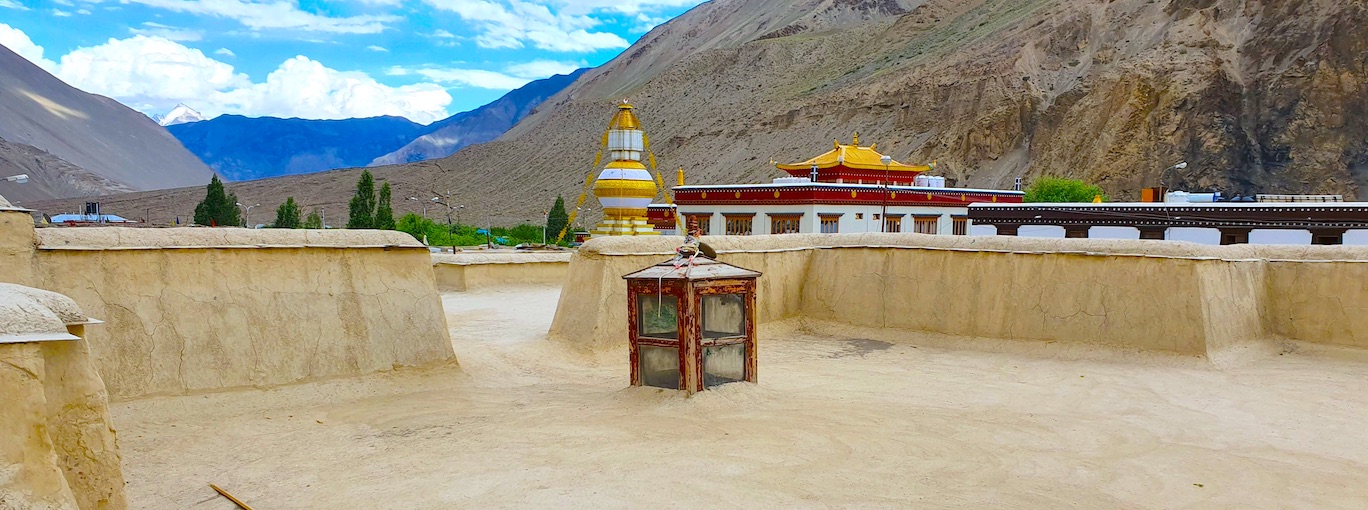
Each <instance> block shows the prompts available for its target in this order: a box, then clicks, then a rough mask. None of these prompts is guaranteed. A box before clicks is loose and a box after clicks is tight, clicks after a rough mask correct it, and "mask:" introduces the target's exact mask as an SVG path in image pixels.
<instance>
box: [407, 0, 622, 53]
mask: <svg viewBox="0 0 1368 510" xmlns="http://www.w3.org/2000/svg"><path fill="white" fill-rule="evenodd" d="M426 2H427V3H428V4H429V5H431V6H433V7H435V8H437V9H440V10H445V11H451V12H454V13H456V14H457V15H458V16H460V17H461V19H464V20H465V21H466V22H468V23H470V24H472V25H474V27H475V29H476V30H477V31H478V32H479V34H478V35H477V36H475V43H476V44H478V45H479V46H480V47H482V48H522V47H524V46H526V45H527V44H531V45H532V46H535V47H537V48H539V49H543V50H548V51H564V52H587V51H596V50H601V49H611V48H626V47H627V46H628V43H627V40H625V39H623V38H621V37H618V35H617V34H613V33H611V32H591V31H590V29H592V28H594V27H595V26H598V25H599V24H601V23H602V22H601V21H600V20H598V19H597V18H594V17H592V16H588V15H574V14H567V13H565V12H552V10H551V8H550V7H548V6H546V5H541V4H537V3H533V2H527V1H522V0H498V1H495V0H426Z"/></svg>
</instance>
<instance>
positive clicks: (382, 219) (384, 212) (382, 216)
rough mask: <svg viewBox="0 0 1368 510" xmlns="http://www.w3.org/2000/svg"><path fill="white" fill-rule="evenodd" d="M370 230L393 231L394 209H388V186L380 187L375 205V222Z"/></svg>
mask: <svg viewBox="0 0 1368 510" xmlns="http://www.w3.org/2000/svg"><path fill="white" fill-rule="evenodd" d="M371 227H372V228H378V229H380V230H394V209H392V208H391V207H390V185H389V183H388V182H387V183H385V185H384V186H381V187H380V200H379V201H378V202H377V203H376V204H375V220H374V222H373V223H372V224H371Z"/></svg>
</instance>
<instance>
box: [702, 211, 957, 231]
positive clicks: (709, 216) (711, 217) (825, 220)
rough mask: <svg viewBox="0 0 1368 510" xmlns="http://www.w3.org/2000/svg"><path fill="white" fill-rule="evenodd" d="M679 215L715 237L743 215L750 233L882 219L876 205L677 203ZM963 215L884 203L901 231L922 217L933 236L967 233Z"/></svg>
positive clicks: (860, 227)
mask: <svg viewBox="0 0 1368 510" xmlns="http://www.w3.org/2000/svg"><path fill="white" fill-rule="evenodd" d="M679 213H680V214H681V215H683V216H684V217H685V218H690V217H693V218H696V219H698V221H699V225H700V226H706V227H707V228H706V229H705V230H704V232H703V233H704V235H715V236H716V235H726V233H727V227H728V221H729V219H730V221H731V223H732V227H734V228H733V230H734V231H735V230H736V227H740V226H741V221H742V220H743V219H744V218H746V217H747V216H749V218H750V225H749V226H750V235H765V234H775V233H803V234H808V233H839V234H855V233H865V232H879V231H880V225H881V224H882V223H883V221H884V218H883V208H882V207H881V206H879V205H818V204H806V205H680V206H679ZM967 214H968V208H966V207H945V206H889V207H888V216H889V217H892V218H900V222H898V223H900V227H901V231H902V232H914V231H916V230H914V228H915V226H916V221H917V220H918V219H920V220H921V225H922V229H923V230H925V231H928V233H929V231H932V230H934V233H935V234H937V235H957V232H958V235H966V234H968V233H970V231H971V230H972V223H971V222H969V221H968V219H967V218H966V217H965V216H966V215H967ZM957 219H958V221H959V222H960V225H959V228H956V220H957ZM795 227H796V232H795V231H794V229H795Z"/></svg>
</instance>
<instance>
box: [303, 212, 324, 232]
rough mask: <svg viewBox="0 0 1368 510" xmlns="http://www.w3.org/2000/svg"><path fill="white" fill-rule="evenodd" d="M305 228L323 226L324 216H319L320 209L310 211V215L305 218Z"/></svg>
mask: <svg viewBox="0 0 1368 510" xmlns="http://www.w3.org/2000/svg"><path fill="white" fill-rule="evenodd" d="M304 228H312V229H320V228H323V218H322V217H319V216H318V211H313V212H310V213H309V217H307V218H304Z"/></svg>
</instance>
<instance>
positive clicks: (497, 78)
mask: <svg viewBox="0 0 1368 510" xmlns="http://www.w3.org/2000/svg"><path fill="white" fill-rule="evenodd" d="M387 74H389V75H391V76H406V75H411V74H416V75H419V76H422V77H424V78H427V79H429V80H432V81H435V82H438V83H449V84H455V85H466V86H470V87H475V88H481V89H493V90H512V89H516V88H518V87H521V86H523V85H526V84H527V82H529V81H532V80H529V79H527V78H519V77H516V76H509V75H507V74H503V73H500V72H498V71H486V70H483V69H461V68H449V69H435V68H423V69H404V68H390V70H389V71H388V73H387Z"/></svg>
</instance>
